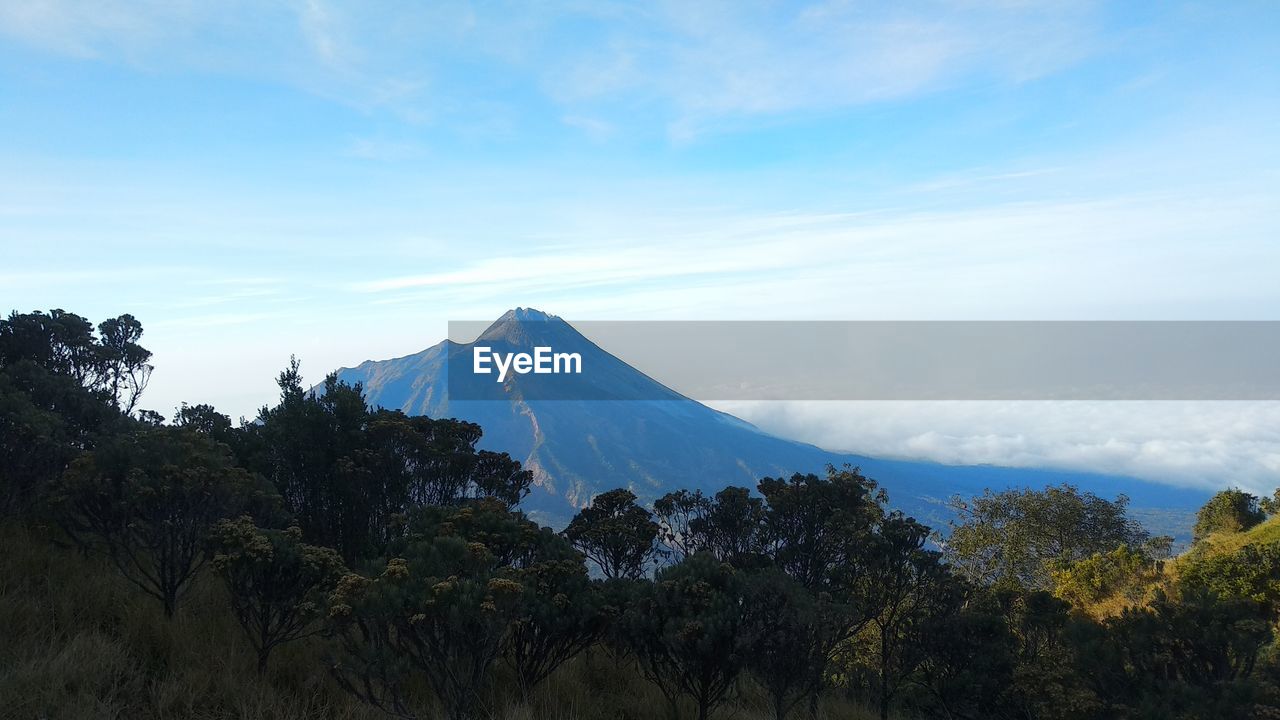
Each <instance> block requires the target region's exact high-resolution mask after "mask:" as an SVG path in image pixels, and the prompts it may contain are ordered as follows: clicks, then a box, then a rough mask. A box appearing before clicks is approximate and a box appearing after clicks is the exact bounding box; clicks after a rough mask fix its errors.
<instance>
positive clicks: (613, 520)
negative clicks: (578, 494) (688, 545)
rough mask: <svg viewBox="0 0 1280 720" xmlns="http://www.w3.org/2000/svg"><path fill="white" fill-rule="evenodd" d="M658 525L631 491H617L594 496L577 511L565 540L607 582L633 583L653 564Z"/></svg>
mask: <svg viewBox="0 0 1280 720" xmlns="http://www.w3.org/2000/svg"><path fill="white" fill-rule="evenodd" d="M658 531H659V528H658V524H657V523H656V522H654V521H653V517H652V516H650V514H649V511H648V510H645V509H644V508H642V507H640V506H639V505H638V504H636V496H635V494H634V493H632V492H631V491H630V490H626V489H623V488H618V489H617V490H610V491H609V492H606V493H601V494H599V495H597V496H596V497H595V498H594V499H592V501H591V505H590V506H588V507H585V508H583V509H582V510H580V511H578V514H577V515H575V516H574V518H573V520H571V521H570V522H569V526H568V527H566V528H565V529H564V536H565V538H567V539H568V540H569V542H570V543H572V544H573V546H574V547H575V548H577V549H578V551H579V552H581V553H582V554H583V555H585V556H586V557H587V559H588V560H590V561H591V562H593V563H595V565H596V567H598V568H600V572H601V573H602V574H604V576H605V577H606V578H609V579H625V580H635V579H637V578H639V577H641V576H643V575H644V574H645V572H646V570H647V569H648V568H649V567H650V566H651V565H652V564H653V562H654V560H655V558H656V556H657V553H658V548H657V539H658Z"/></svg>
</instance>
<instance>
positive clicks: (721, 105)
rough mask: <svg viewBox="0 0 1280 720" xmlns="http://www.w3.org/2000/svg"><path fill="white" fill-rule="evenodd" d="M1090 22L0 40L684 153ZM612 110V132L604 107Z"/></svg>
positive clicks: (505, 26) (12, 23) (694, 9)
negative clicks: (542, 114) (524, 112)
mask: <svg viewBox="0 0 1280 720" xmlns="http://www.w3.org/2000/svg"><path fill="white" fill-rule="evenodd" d="M1094 18H1095V12H1094V10H1093V8H1092V4H1091V3H1087V2H1074V3H1057V2H1033V3H1001V2H994V3H986V2H955V1H952V0H935V1H933V2H927V3H924V4H916V5H912V6H910V7H908V6H905V5H900V4H896V5H895V4H883V5H875V4H871V5H866V4H862V3H849V2H844V1H842V0H831V1H828V2H819V3H813V4H810V5H807V6H800V7H793V6H790V5H775V4H772V3H742V2H699V3H688V2H666V3H656V4H650V3H634V4H632V3H610V4H595V5H584V4H582V3H579V2H573V1H568V2H559V3H550V4H542V3H538V4H530V3H498V4H496V5H489V6H484V7H465V8H459V7H455V6H449V5H441V6H419V5H414V4H409V3H399V2H391V3H358V2H335V1H333V0H296V1H289V2H271V3H248V2H232V3H230V4H228V3H200V2H191V1H180V2H159V1H156V0H143V1H141V2H120V1H119V0H99V1H97V2H85V1H84V0H35V1H34V2H25V3H18V2H11V3H4V4H0V36H8V37H10V38H12V39H16V40H18V41H20V42H23V43H25V44H27V45H31V46H34V47H38V48H41V49H44V50H47V51H52V52H56V53H62V54H67V55H72V56H76V57H83V58H96V59H101V60H106V61H116V62H127V63H133V64H139V65H143V66H147V67H149V68H151V69H154V70H163V71H172V70H173V69H189V68H196V69H199V70H202V71H214V72H229V73H234V74H242V75H253V76H255V77H259V78H264V79H266V80H268V81H271V82H285V83H290V84H294V85H297V86H299V87H301V88H303V89H305V90H306V91H308V92H313V93H316V94H318V95H321V96H324V97H328V98H330V99H334V100H337V101H340V102H344V103H347V104H352V105H356V106H359V107H362V108H376V109H390V110H391V111H393V112H395V113H397V114H398V115H399V116H400V117H401V118H402V119H406V120H411V121H414V122H422V121H424V120H426V119H428V118H437V117H439V116H441V115H442V114H443V115H445V116H456V117H455V118H454V119H455V120H457V121H458V123H459V124H460V125H464V126H465V125H471V124H473V123H474V122H476V121H477V120H478V119H482V118H483V117H485V116H488V115H490V114H491V113H492V112H493V105H494V104H495V103H497V104H502V103H504V102H506V100H505V96H506V94H507V92H508V91H509V90H510V88H512V87H527V88H531V89H533V90H535V91H541V92H544V93H546V94H547V95H548V96H549V97H550V98H552V99H553V100H554V101H555V102H557V103H558V104H559V105H560V106H561V107H560V111H559V112H558V113H557V114H558V115H559V116H561V117H563V118H564V121H565V122H566V123H567V124H570V125H574V126H577V127H580V128H581V129H584V130H586V131H587V132H588V133H589V134H591V135H592V136H593V137H598V136H599V135H600V134H601V133H603V132H605V131H606V129H607V128H609V127H610V126H611V125H614V124H618V123H621V122H631V121H634V119H635V118H636V117H645V116H646V115H647V114H649V115H651V114H652V113H656V114H657V115H658V116H659V117H662V116H665V120H663V121H660V122H659V123H658V124H659V126H660V125H661V124H662V123H663V122H665V124H666V125H667V126H668V129H669V131H670V133H671V134H672V136H673V137H685V138H688V137H693V136H695V135H697V134H700V133H702V132H705V131H706V130H707V129H708V127H709V126H710V125H712V124H713V123H716V122H718V121H719V120H721V119H726V118H733V117H742V116H751V115H757V114H776V113H783V112H791V111H812V110H824V109H830V108H839V107H846V106H850V105H856V104H860V103H867V102H876V101H881V100H886V99H894V98H901V97H907V96H912V95H917V94H920V93H926V92H930V91H934V90H938V89H944V88H946V87H948V86H950V85H951V84H953V83H955V82H956V81H958V80H960V79H962V78H966V77H973V76H977V77H980V78H993V79H996V80H998V81H1000V82H1009V83H1017V82H1024V81H1026V80H1029V79H1033V78H1036V77H1040V76H1042V75H1045V74H1048V73H1052V72H1054V71H1057V70H1059V69H1061V68H1063V67H1066V66H1068V65H1070V64H1072V63H1074V62H1076V61H1077V60H1079V59H1080V58H1082V57H1085V56H1087V55H1088V54H1090V53H1092V52H1095V51H1096V50H1097V47H1098V46H1099V45H1100V43H1099V42H1098V41H1097V34H1098V33H1099V29H1098V27H1097V26H1096V24H1095V22H1094ZM458 61H462V62H461V65H460V67H465V68H468V71H466V72H461V73H460V71H457V70H455V69H454V68H455V67H456V66H459V65H458ZM476 67H483V68H484V69H485V70H484V72H483V73H479V74H477V73H474V72H472V71H470V69H471V68H476ZM477 81H478V82H477ZM618 98H622V99H623V100H624V102H623V103H622V105H621V107H614V108H611V109H610V110H609V111H608V114H609V115H610V117H602V116H601V115H602V111H600V109H599V108H597V107H595V106H596V104H597V101H598V100H602V99H604V100H608V99H618ZM553 112H556V111H554V110H553Z"/></svg>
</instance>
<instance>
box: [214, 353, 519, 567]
mask: <svg viewBox="0 0 1280 720" xmlns="http://www.w3.org/2000/svg"><path fill="white" fill-rule="evenodd" d="M278 383H279V385H280V402H279V403H278V404H277V405H276V406H275V407H273V408H263V409H262V410H261V412H260V413H259V423H258V424H257V425H256V426H253V427H252V428H251V429H249V430H248V432H250V433H252V435H251V436H249V437H243V438H238V442H239V444H240V446H241V448H242V449H241V454H242V455H243V456H244V457H245V458H246V461H247V462H249V463H250V464H251V466H252V467H253V468H254V469H257V470H259V471H260V472H261V473H262V474H263V475H264V476H266V477H268V478H270V479H271V481H272V482H273V483H274V484H275V486H276V488H277V489H278V490H279V492H280V495H281V496H282V497H283V498H284V503H285V506H286V507H287V508H288V509H289V511H290V512H292V513H293V514H294V516H295V517H296V519H297V522H298V525H299V527H301V528H302V531H303V535H304V537H306V538H307V540H308V541H309V542H312V543H315V544H319V545H325V546H328V547H332V548H334V549H336V550H337V551H338V552H339V553H341V554H342V556H343V558H344V559H345V560H346V561H347V562H348V563H352V564H355V563H359V562H361V561H364V560H368V559H370V558H372V557H375V556H377V555H378V554H380V553H382V552H383V550H384V548H385V547H386V545H387V543H389V542H391V541H392V540H393V539H394V537H395V535H396V533H397V532H398V530H397V528H396V525H397V523H398V522H399V519H400V518H402V517H403V516H404V515H405V514H406V513H408V512H409V511H411V510H413V509H414V508H416V507H421V506H423V505H455V504H458V503H461V502H463V501H464V500H470V499H475V498H479V497H496V498H498V499H499V500H501V501H502V502H503V503H504V504H505V505H506V506H507V507H514V506H515V505H516V504H517V503H518V502H519V501H520V499H521V498H523V497H524V495H525V494H526V493H527V492H528V488H529V485H530V483H531V482H532V474H531V473H529V472H528V471H526V470H523V469H521V467H520V463H519V462H517V461H515V460H512V459H511V457H510V456H508V455H507V454H505V453H493V452H488V451H481V450H476V448H475V445H476V443H477V442H478V441H479V439H480V436H481V433H480V427H479V426H478V425H475V424H472V423H464V422H460V421H457V420H433V419H431V418H416V417H415V418H410V417H407V416H405V415H404V414H403V413H400V412H392V411H386V410H371V409H370V408H369V406H368V404H367V403H366V402H365V398H364V394H363V388H361V387H360V385H358V384H357V385H355V386H351V385H347V384H346V383H341V382H338V379H337V376H336V375H329V376H328V377H326V378H325V381H324V383H323V385H322V388H321V391H317V392H308V391H305V390H304V389H303V387H302V376H301V372H300V369H299V365H298V363H297V360H296V359H294V360H293V361H292V362H291V364H290V366H289V368H288V369H286V370H285V371H284V372H282V373H281V374H280V376H279V378H278Z"/></svg>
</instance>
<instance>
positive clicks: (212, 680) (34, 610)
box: [0, 523, 874, 720]
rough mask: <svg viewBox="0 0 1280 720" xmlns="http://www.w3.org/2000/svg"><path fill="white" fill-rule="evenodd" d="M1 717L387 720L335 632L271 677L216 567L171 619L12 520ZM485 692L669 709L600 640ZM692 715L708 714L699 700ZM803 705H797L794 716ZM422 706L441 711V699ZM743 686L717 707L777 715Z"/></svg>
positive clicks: (850, 706) (571, 718) (491, 704)
mask: <svg viewBox="0 0 1280 720" xmlns="http://www.w3.org/2000/svg"><path fill="white" fill-rule="evenodd" d="M0 547H2V548H3V552H0V628H3V633H2V634H0V637H2V638H3V640H0V718H3V719H8V718H13V719H14V720H113V719H119V720H149V719H156V720H160V719H163V720H222V719H226V718H246V719H247V718H253V719H255V720H256V719H261V720H303V719H304V718H306V719H321V720H373V719H375V718H376V719H378V720H382V719H383V718H386V717H387V716H386V715H383V714H382V713H380V712H379V711H377V710H374V709H372V708H369V707H367V706H365V705H363V704H361V703H360V702H359V701H357V700H355V699H353V698H351V697H350V696H348V695H347V694H346V693H344V692H343V691H342V690H341V689H340V688H338V687H337V685H336V684H335V683H334V682H333V681H332V680H331V679H330V677H329V676H328V674H327V672H326V671H325V667H324V663H323V661H322V657H323V642H324V641H323V640H322V639H319V638H313V639H310V640H307V641H303V642H300V643H295V644H293V645H286V646H283V647H281V648H280V649H279V650H277V652H276V653H275V654H273V656H272V658H271V669H270V670H269V672H268V673H267V675H266V676H265V677H258V675H257V673H256V670H255V660H254V655H253V653H252V651H251V649H250V648H249V645H248V643H247V641H246V640H245V638H244V637H243V635H242V634H241V630H240V627H239V626H238V625H237V624H236V623H235V620H234V619H233V617H232V616H231V612H230V609H229V607H228V605H227V601H226V598H225V596H224V594H223V593H224V590H223V589H222V586H221V583H219V582H217V581H216V580H214V579H212V578H209V577H203V578H201V579H200V580H199V581H198V582H197V583H196V585H195V586H194V587H193V588H192V590H191V592H190V594H189V595H188V596H187V597H185V598H184V599H183V601H182V603H181V605H180V607H179V610H178V613H177V615H176V616H175V617H174V618H173V619H172V620H166V619H165V618H164V614H163V612H161V608H160V604H159V602H157V601H155V600H153V599H152V598H150V597H148V596H145V595H143V594H142V593H141V592H139V591H138V590H136V589H135V588H134V587H133V586H131V585H129V584H128V583H126V582H125V581H124V580H122V579H121V578H120V577H119V576H117V575H116V574H115V573H114V572H113V571H112V570H111V568H109V567H108V566H106V565H105V564H104V563H103V562H102V561H100V560H98V559H96V558H85V557H82V556H81V555H80V554H79V553H78V552H77V551H75V550H74V549H71V548H66V547H57V546H55V545H54V544H53V542H52V540H51V539H50V538H49V537H46V536H45V535H44V534H43V533H41V532H38V531H33V530H31V529H28V528H26V527H24V526H20V525H16V524H13V523H10V524H5V525H0ZM496 685H497V688H496V689H494V690H491V692H489V693H488V697H487V698H486V700H487V702H486V703H484V704H485V706H486V707H487V708H488V712H487V713H485V714H486V715H488V716H489V717H490V718H493V720H670V711H669V708H668V705H667V702H666V700H665V699H664V698H663V696H662V695H661V693H659V692H658V691H657V689H656V688H654V687H653V686H652V685H651V684H650V683H648V682H647V681H645V680H644V679H643V678H642V677H641V676H640V674H639V672H638V670H637V669H636V667H635V666H634V665H633V664H632V663H631V662H630V661H627V660H623V659H617V658H614V657H613V656H611V655H610V654H609V653H607V652H605V651H604V650H603V649H593V650H592V651H591V652H589V653H586V654H585V655H584V656H581V657H579V658H577V659H575V660H574V661H572V662H571V663H569V664H567V665H566V666H565V667H564V668H561V670H560V671H559V672H557V673H556V674H555V675H553V676H552V677H551V678H549V679H548V680H547V681H546V683H544V685H543V686H542V687H540V688H539V690H538V692H537V693H536V695H535V696H534V697H533V698H532V700H531V702H530V703H529V704H528V705H523V704H520V703H513V702H512V701H511V698H512V697H514V695H513V694H512V693H510V692H508V691H507V690H508V689H509V688H510V684H509V680H508V678H506V677H505V672H504V671H499V673H498V677H497V680H496ZM680 715H681V717H695V713H694V711H693V708H692V706H691V705H688V704H685V705H682V706H681V708H680ZM802 715H803V713H801V712H799V711H797V712H795V713H794V715H793V716H794V717H796V718H799V717H801V716H802ZM420 716H421V717H424V718H428V717H438V712H437V711H436V710H435V709H434V708H432V707H430V704H429V701H428V703H427V704H426V706H424V707H423V709H422V712H421V713H420ZM821 716H822V718H823V720H869V719H870V718H872V717H874V715H873V714H872V713H870V712H868V711H867V710H865V709H864V708H863V707H862V706H860V705H858V704H857V703H853V702H849V701H846V700H844V699H842V698H839V697H828V698H824V701H823V705H822V709H821ZM771 717H772V716H771V713H770V712H769V710H768V704H767V702H766V701H765V698H764V697H763V696H762V695H761V694H760V693H759V691H758V690H755V689H753V688H752V687H750V686H744V688H743V689H742V691H741V692H740V693H739V694H738V697H736V698H735V699H734V700H732V701H731V702H729V703H728V704H726V705H725V706H723V707H721V708H720V709H719V710H718V711H717V712H716V714H715V718H716V720H769V719H770V718H771Z"/></svg>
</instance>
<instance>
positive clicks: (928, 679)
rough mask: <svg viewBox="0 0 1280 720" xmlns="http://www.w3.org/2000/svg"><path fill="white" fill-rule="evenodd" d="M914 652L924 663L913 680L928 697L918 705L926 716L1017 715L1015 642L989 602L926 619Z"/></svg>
mask: <svg viewBox="0 0 1280 720" xmlns="http://www.w3.org/2000/svg"><path fill="white" fill-rule="evenodd" d="M913 650H914V651H915V652H917V653H918V654H919V658H920V663H919V668H918V672H917V674H916V676H915V677H914V678H913V680H914V682H915V683H917V684H918V685H919V686H920V687H922V688H923V689H924V690H925V691H926V693H927V698H925V699H923V700H921V701H920V704H921V705H922V706H923V708H924V710H925V711H926V713H925V715H924V716H925V717H943V718H947V720H981V719H984V718H996V717H1008V716H1011V715H1013V712H1012V711H1013V707H1012V706H1011V704H1010V703H1009V691H1010V689H1011V688H1012V687H1013V685H1014V671H1015V668H1016V666H1017V658H1016V649H1015V643H1014V639H1013V636H1012V635H1011V633H1010V632H1009V627H1008V625H1007V624H1006V623H1005V621H1004V618H1003V617H1001V615H1000V614H999V613H998V612H995V611H994V610H993V609H992V608H990V607H988V606H987V603H984V602H981V601H975V600H974V598H972V597H969V598H967V599H966V602H965V605H964V607H962V608H961V609H960V610H959V611H958V612H956V613H954V614H942V615H935V616H934V617H932V618H930V619H928V620H927V621H925V622H924V623H923V624H922V625H921V627H920V632H919V638H918V641H917V645H916V646H915V647H914V648H913Z"/></svg>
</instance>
